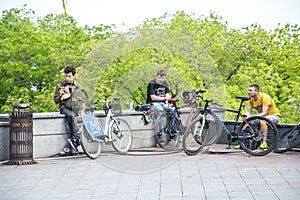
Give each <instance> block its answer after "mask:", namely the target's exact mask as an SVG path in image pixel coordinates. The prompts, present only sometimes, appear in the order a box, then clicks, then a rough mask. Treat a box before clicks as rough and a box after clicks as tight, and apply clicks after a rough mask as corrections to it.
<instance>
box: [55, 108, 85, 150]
mask: <svg viewBox="0 0 300 200" xmlns="http://www.w3.org/2000/svg"><path fill="white" fill-rule="evenodd" d="M60 113H61V114H65V115H66V117H67V124H68V127H69V130H70V138H69V139H68V142H69V143H70V145H71V146H72V148H73V149H74V150H75V151H76V152H78V149H77V147H78V146H79V145H80V142H79V133H78V131H79V130H78V127H77V125H76V123H75V115H74V112H73V111H72V110H70V109H68V108H66V107H64V106H63V107H61V109H60Z"/></svg>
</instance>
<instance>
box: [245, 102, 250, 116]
mask: <svg viewBox="0 0 300 200" xmlns="http://www.w3.org/2000/svg"><path fill="white" fill-rule="evenodd" d="M245 115H247V117H250V116H251V115H252V106H250V105H249V106H248V108H247V110H246V112H245Z"/></svg>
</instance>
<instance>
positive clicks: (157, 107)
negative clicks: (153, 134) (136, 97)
mask: <svg viewBox="0 0 300 200" xmlns="http://www.w3.org/2000/svg"><path fill="white" fill-rule="evenodd" d="M152 105H153V106H154V109H153V110H155V111H157V112H158V114H157V116H156V118H155V121H156V119H157V118H158V117H159V116H160V115H161V113H162V111H163V110H164V105H165V103H164V102H152ZM168 110H169V111H171V112H172V113H173V112H174V111H175V108H173V107H170V106H169V108H168ZM176 117H178V116H177V113H176ZM162 123H163V122H162V121H159V122H158V125H159V127H161V129H160V130H159V132H158V133H157V135H158V136H161V135H162V127H163V124H162ZM172 131H173V132H174V133H176V134H177V131H178V127H177V126H176V123H175V122H173V123H172ZM176 134H175V135H176Z"/></svg>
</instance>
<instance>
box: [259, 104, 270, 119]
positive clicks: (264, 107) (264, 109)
mask: <svg viewBox="0 0 300 200" xmlns="http://www.w3.org/2000/svg"><path fill="white" fill-rule="evenodd" d="M268 111H269V106H263V107H262V112H261V113H259V114H258V116H262V117H265V116H267V115H268Z"/></svg>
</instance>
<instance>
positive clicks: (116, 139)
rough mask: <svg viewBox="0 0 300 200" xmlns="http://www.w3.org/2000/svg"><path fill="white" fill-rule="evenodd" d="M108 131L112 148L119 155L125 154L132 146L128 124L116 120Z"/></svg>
mask: <svg viewBox="0 0 300 200" xmlns="http://www.w3.org/2000/svg"><path fill="white" fill-rule="evenodd" d="M110 130H111V133H110V134H111V139H112V145H113V148H114V149H115V150H116V151H118V152H119V153H127V152H128V150H129V149H130V147H131V144H132V133H131V129H130V127H129V125H128V123H127V122H126V121H125V120H123V119H120V118H117V119H116V121H115V122H114V123H113V124H112V126H111V129H110Z"/></svg>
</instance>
